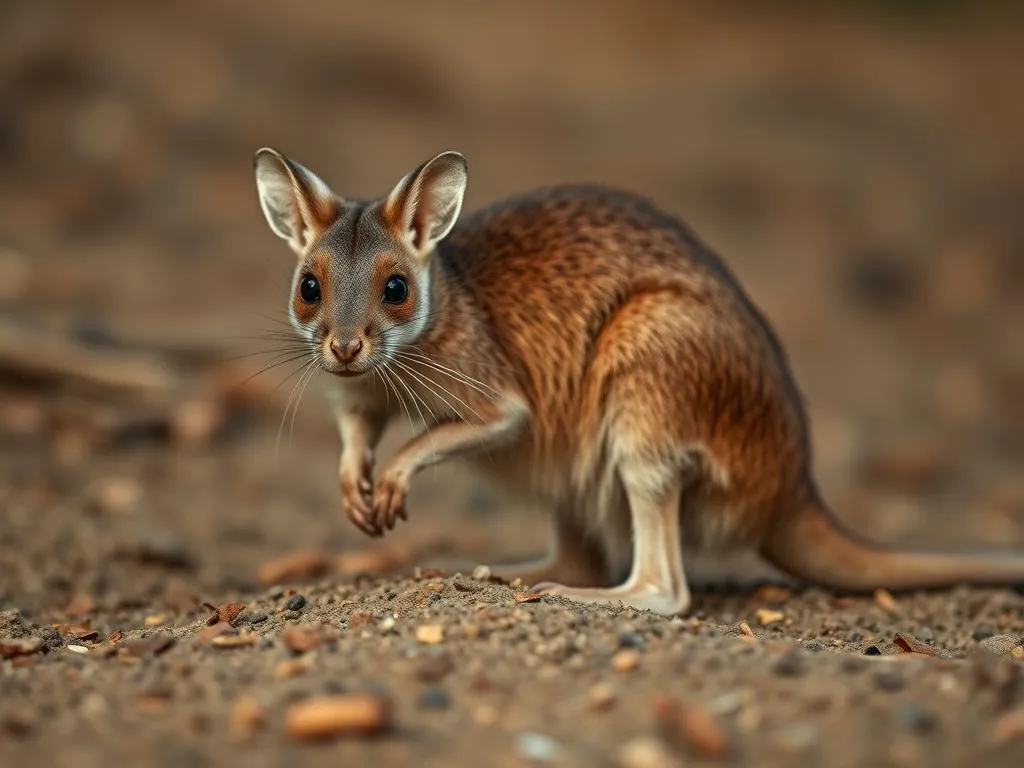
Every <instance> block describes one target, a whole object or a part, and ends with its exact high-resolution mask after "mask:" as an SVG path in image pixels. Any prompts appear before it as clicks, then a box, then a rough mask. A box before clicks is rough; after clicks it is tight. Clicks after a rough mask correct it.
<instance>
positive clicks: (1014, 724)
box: [993, 708, 1024, 744]
mask: <svg viewBox="0 0 1024 768" xmlns="http://www.w3.org/2000/svg"><path fill="white" fill-rule="evenodd" d="M993 731H994V735H995V739H996V741H997V742H999V743H1001V744H1002V743H1005V742H1007V741H1018V740H1021V739H1024V708H1018V709H1013V710H1011V711H1009V712H1007V713H1006V714H1004V715H1001V716H1000V717H999V719H998V720H996V724H995V727H994V728H993Z"/></svg>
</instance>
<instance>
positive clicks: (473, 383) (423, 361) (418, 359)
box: [395, 351, 502, 400]
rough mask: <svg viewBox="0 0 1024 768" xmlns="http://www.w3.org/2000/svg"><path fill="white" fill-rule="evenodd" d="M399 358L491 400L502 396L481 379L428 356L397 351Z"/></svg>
mask: <svg viewBox="0 0 1024 768" xmlns="http://www.w3.org/2000/svg"><path fill="white" fill-rule="evenodd" d="M399 357H401V358H402V359H403V360H406V361H407V362H410V363H419V364H420V365H425V366H427V367H428V368H433V369H434V370H435V371H437V372H438V373H442V374H444V375H446V376H448V377H449V378H451V379H454V380H455V381H458V382H461V383H462V384H465V385H466V386H469V387H471V388H473V389H475V390H476V391H477V392H479V393H480V394H481V395H483V396H484V397H486V398H488V399H490V400H494V399H496V398H500V397H501V396H502V394H501V392H499V391H498V390H496V389H495V388H494V387H492V386H490V385H489V384H485V383H484V382H482V381H480V380H479V379H476V378H474V377H472V376H470V375H469V374H468V373H464V372H463V371H459V370H456V369H454V368H449V367H448V366H446V365H442V364H441V363H438V362H435V361H434V360H433V359H431V358H430V357H427V356H426V355H422V354H415V355H414V354H411V353H409V352H398V351H396V352H395V358H396V359H398V358H399Z"/></svg>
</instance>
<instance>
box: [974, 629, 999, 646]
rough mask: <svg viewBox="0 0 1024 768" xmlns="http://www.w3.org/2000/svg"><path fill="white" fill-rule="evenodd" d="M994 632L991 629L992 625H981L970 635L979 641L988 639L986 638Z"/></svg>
mask: <svg viewBox="0 0 1024 768" xmlns="http://www.w3.org/2000/svg"><path fill="white" fill-rule="evenodd" d="M994 634H995V630H994V629H992V627H984V626H983V627H978V628H977V629H975V630H974V632H973V633H972V634H971V637H973V638H974V639H975V641H977V642H981V641H982V640H988V638H990V637H992V635H994Z"/></svg>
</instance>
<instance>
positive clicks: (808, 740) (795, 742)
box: [776, 723, 818, 752]
mask: <svg viewBox="0 0 1024 768" xmlns="http://www.w3.org/2000/svg"><path fill="white" fill-rule="evenodd" d="M817 740H818V729H817V727H816V726H814V725H811V724H810V723H793V724H792V725H787V726H785V727H783V728H782V729H780V730H779V731H778V733H777V734H776V743H777V744H778V745H779V746H780V747H782V748H783V749H785V750H786V751H788V752H803V751H804V750H806V749H808V748H809V747H812V746H813V745H814V743H815V742H816V741H817Z"/></svg>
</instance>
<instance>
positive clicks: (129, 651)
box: [118, 632, 174, 658]
mask: <svg viewBox="0 0 1024 768" xmlns="http://www.w3.org/2000/svg"><path fill="white" fill-rule="evenodd" d="M173 645H174V635H169V634H167V633H166V632H157V633H156V634H152V635H150V636H149V637H141V638H138V639H137V640H129V641H128V642H126V643H122V644H121V645H120V646H119V648H118V653H119V655H121V656H127V657H129V658H142V657H144V656H159V655H160V654H161V653H165V652H166V651H167V650H168V649H170V648H171V646H173Z"/></svg>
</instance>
